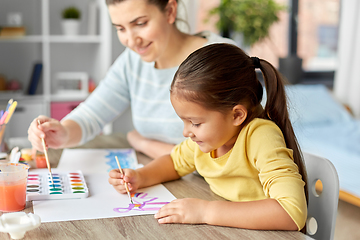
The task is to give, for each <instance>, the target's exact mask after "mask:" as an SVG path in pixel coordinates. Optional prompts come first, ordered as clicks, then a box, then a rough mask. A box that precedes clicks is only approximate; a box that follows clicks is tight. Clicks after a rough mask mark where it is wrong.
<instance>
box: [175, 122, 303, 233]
mask: <svg viewBox="0 0 360 240" xmlns="http://www.w3.org/2000/svg"><path fill="white" fill-rule="evenodd" d="M211 156H212V153H203V152H201V150H200V149H199V147H198V145H197V144H196V143H195V142H193V141H192V140H191V139H187V140H185V141H184V142H182V143H180V144H179V145H177V146H176V147H175V148H174V149H173V151H172V153H171V158H172V160H173V162H174V166H175V170H176V171H177V172H178V174H179V175H180V176H185V175H186V174H189V173H192V172H193V171H194V170H197V171H198V173H199V174H200V175H201V176H203V177H204V179H205V180H206V182H207V183H209V185H210V188H211V190H212V191H213V192H214V193H216V194H218V195H219V196H221V197H223V198H225V199H228V200H230V201H234V202H240V201H254V200H260V199H267V198H272V199H276V200H277V201H278V202H279V203H280V205H281V206H282V207H283V208H284V209H285V211H286V212H287V213H288V214H289V215H290V217H291V218H292V219H293V220H294V222H295V223H296V224H297V226H298V229H299V230H301V229H302V228H303V226H304V225H305V221H306V217H307V205H306V198H305V193H304V185H305V183H304V181H303V180H302V179H301V175H300V174H299V171H298V167H297V165H296V164H295V163H294V161H293V152H292V150H291V149H288V148H286V144H285V140H284V137H283V134H282V132H281V130H280V129H279V127H278V126H277V125H276V124H275V123H274V122H272V121H269V120H265V119H259V118H256V119H254V120H253V121H251V122H250V123H249V124H248V125H246V126H245V127H244V128H243V129H242V130H241V132H240V134H239V136H238V138H237V140H236V143H235V145H234V147H233V148H232V149H231V150H230V151H229V152H227V153H226V154H225V155H223V156H221V157H219V158H213V157H211Z"/></svg>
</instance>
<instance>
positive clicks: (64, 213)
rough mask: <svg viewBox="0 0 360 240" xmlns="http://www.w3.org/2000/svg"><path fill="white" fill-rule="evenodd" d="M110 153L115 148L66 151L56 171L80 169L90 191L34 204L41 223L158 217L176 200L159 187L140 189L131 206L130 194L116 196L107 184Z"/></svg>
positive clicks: (163, 188)
mask: <svg viewBox="0 0 360 240" xmlns="http://www.w3.org/2000/svg"><path fill="white" fill-rule="evenodd" d="M109 151H114V149H110V150H104V149H71V150H68V149H66V150H64V152H63V155H62V157H61V160H60V163H59V167H58V168H57V169H56V170H57V171H74V170H81V171H82V172H83V174H84V177H85V181H86V184H87V187H88V189H89V197H88V198H84V199H70V200H46V201H33V208H34V213H35V214H37V215H39V216H40V218H41V221H42V222H56V221H70V220H82V219H97V218H112V217H125V216H133V215H145V214H155V213H156V212H157V211H158V209H160V208H161V207H162V206H163V205H165V204H167V203H168V202H170V201H172V200H174V199H175V197H174V196H173V195H172V194H171V193H170V192H169V191H168V190H167V189H166V188H165V187H164V186H163V185H161V184H159V185H156V186H152V187H149V188H144V189H139V190H138V191H137V193H135V194H133V201H134V204H131V202H130V200H129V197H128V195H127V194H119V193H117V192H116V191H115V189H114V188H113V187H112V186H111V185H110V184H109V182H108V178H109V177H108V169H109V165H108V164H106V162H107V161H108V159H107V158H106V157H105V156H108V155H107V154H108V153H109ZM64 153H65V154H64ZM104 153H105V154H104ZM54 170H55V169H54Z"/></svg>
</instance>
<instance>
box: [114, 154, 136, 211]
mask: <svg viewBox="0 0 360 240" xmlns="http://www.w3.org/2000/svg"><path fill="white" fill-rule="evenodd" d="M115 159H116V162H117V165H118V167H119V170H120V172H121V174H122V175H123V176H125V175H124V173H123V171H122V169H121V166H120V163H119V159H118V157H117V156H115ZM124 182H125V180H124ZM125 188H126V192H127V194H128V196H129V199H130V202H131V203H132V204H134V202H133V200H132V198H131V195H130V191H129V187H128V185H127V182H125Z"/></svg>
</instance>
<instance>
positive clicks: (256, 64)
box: [251, 57, 261, 68]
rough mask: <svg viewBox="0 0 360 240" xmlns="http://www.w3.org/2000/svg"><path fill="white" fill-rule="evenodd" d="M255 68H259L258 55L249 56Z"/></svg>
mask: <svg viewBox="0 0 360 240" xmlns="http://www.w3.org/2000/svg"><path fill="white" fill-rule="evenodd" d="M251 60H252V61H253V64H254V67H255V68H260V67H261V66H260V59H259V58H258V57H251Z"/></svg>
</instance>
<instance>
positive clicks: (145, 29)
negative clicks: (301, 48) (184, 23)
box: [108, 0, 176, 62]
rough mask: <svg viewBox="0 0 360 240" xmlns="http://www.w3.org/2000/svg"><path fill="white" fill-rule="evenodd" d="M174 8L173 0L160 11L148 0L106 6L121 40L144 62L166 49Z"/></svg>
mask: <svg viewBox="0 0 360 240" xmlns="http://www.w3.org/2000/svg"><path fill="white" fill-rule="evenodd" d="M173 8H174V4H168V7H167V8H166V9H165V10H164V11H161V10H160V9H159V7H158V6H156V5H154V4H149V3H148V0H125V1H122V2H120V3H116V4H111V5H109V6H108V9H109V14H110V18H111V21H112V24H113V25H114V26H115V28H116V30H117V34H118V37H119V40H120V42H121V43H122V44H123V45H124V46H125V47H128V48H130V49H131V50H133V51H134V52H136V53H138V54H139V55H140V57H141V59H142V60H143V61H146V62H154V61H155V62H156V61H158V60H159V59H161V57H162V55H163V54H164V52H165V51H166V48H167V47H168V45H169V42H170V41H169V39H170V33H171V31H172V29H173V27H174V24H173V23H174V21H175V18H176V7H175V9H173ZM174 11H175V13H174Z"/></svg>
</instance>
